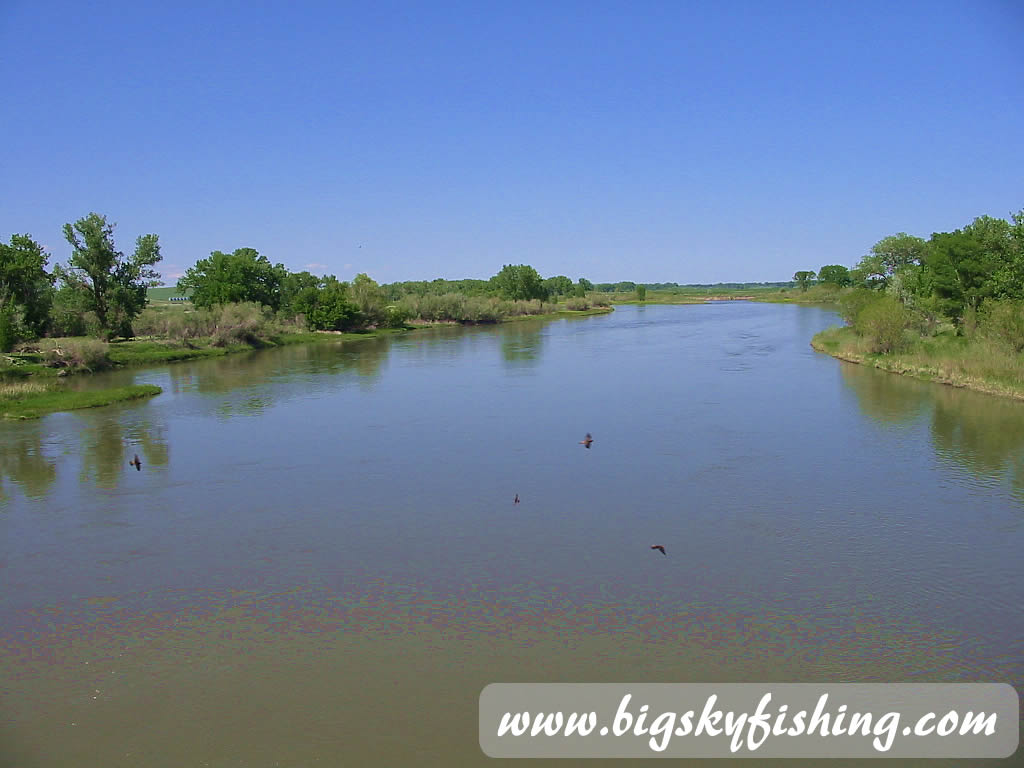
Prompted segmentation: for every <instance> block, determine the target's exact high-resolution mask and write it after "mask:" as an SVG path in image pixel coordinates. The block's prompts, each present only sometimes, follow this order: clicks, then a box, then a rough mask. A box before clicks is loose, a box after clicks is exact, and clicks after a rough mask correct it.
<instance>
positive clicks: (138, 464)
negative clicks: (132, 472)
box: [128, 453, 142, 472]
mask: <svg viewBox="0 0 1024 768" xmlns="http://www.w3.org/2000/svg"><path fill="white" fill-rule="evenodd" d="M128 464H129V465H131V466H133V467H135V469H136V470H137V471H139V472H141V471H142V462H141V461H139V454H137V453H136V454H135V458H134V459H132V460H131V461H129V462H128Z"/></svg>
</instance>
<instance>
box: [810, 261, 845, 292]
mask: <svg viewBox="0 0 1024 768" xmlns="http://www.w3.org/2000/svg"><path fill="white" fill-rule="evenodd" d="M818 280H819V281H820V282H822V283H830V284H832V285H837V286H839V287H840V288H842V287H844V286H847V285H849V284H850V283H851V282H852V281H851V279H850V270H848V269H847V268H846V267H844V266H842V265H841V264H828V265H826V266H824V267H822V268H821V269H819V270H818Z"/></svg>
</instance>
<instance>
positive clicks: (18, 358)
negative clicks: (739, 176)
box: [0, 307, 613, 419]
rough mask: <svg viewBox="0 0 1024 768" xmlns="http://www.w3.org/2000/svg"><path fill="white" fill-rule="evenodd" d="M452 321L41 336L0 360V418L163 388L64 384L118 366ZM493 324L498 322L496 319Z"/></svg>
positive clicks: (593, 311)
mask: <svg viewBox="0 0 1024 768" xmlns="http://www.w3.org/2000/svg"><path fill="white" fill-rule="evenodd" d="M612 311H613V309H612V308H611V307H593V308H590V309H585V310H559V311H557V312H551V313H546V314H543V315H519V316H515V317H508V318H505V319H503V320H501V321H500V322H502V323H507V322H514V321H518V320H529V319H533V320H555V319H560V318H566V317H586V316H590V315H603V314H607V313H609V312H612ZM452 324H454V323H433V322H432V323H418V324H415V325H412V324H409V325H406V326H405V327H403V328H380V329H373V330H368V331H361V332H358V333H342V332H340V331H307V332H301V333H281V334H277V335H274V336H272V337H270V338H269V339H253V340H252V341H251V342H248V343H239V344H228V345H222V346H215V345H214V344H213V343H212V339H190V340H188V341H187V342H186V343H179V342H176V341H172V340H169V339H158V338H153V337H150V338H137V339H131V340H125V341H116V342H112V343H109V344H104V343H102V342H99V341H97V340H95V339H89V338H66V339H42V340H40V341H39V342H38V343H36V344H33V345H24V347H25V349H24V351H23V352H21V353H19V354H8V355H4V356H3V358H4V363H3V364H0V417H2V418H8V419H34V418H39V417H41V416H44V415H46V414H48V413H56V412H60V411H72V410H78V409H81V408H97V407H100V406H104V405H111V404H113V403H118V402H125V401H128V400H137V399H140V398H144V397H152V396H154V395H158V394H160V393H161V392H162V391H163V390H162V389H161V388H160V387H157V386H152V385H140V386H128V387H117V388H113V389H106V390H94V391H88V392H82V391H78V390H73V389H69V388H67V387H66V383H65V380H66V379H67V378H68V377H70V376H81V375H83V374H89V373H93V372H99V371H104V370H110V369H118V368H141V367H146V366H153V365H163V364H167V363H177V362H184V361H188V360H197V359H201V358H206V357H222V356H224V355H230V354H233V353H237V352H252V351H254V350H257V349H265V348H269V347H277V346H284V345H292V344H318V343H334V344H338V343H342V344H345V343H352V342H356V341H362V340H366V339H373V338H379V337H381V336H389V335H396V334H404V333H411V332H413V331H417V330H422V329H426V328H434V327H439V326H446V325H452ZM495 324H497V323H495Z"/></svg>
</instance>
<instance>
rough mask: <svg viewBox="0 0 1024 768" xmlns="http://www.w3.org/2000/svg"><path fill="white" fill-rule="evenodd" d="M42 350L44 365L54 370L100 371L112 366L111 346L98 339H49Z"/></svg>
mask: <svg viewBox="0 0 1024 768" xmlns="http://www.w3.org/2000/svg"><path fill="white" fill-rule="evenodd" d="M41 349H42V353H43V363H44V365H48V366H51V367H54V368H70V369H71V370H75V371H78V370H84V371H98V370H101V369H103V368H107V367H109V366H110V356H109V352H110V345H109V344H107V343H106V342H105V341H100V340H98V339H49V340H48V341H47V342H46V343H44V344H43V345H42V346H41Z"/></svg>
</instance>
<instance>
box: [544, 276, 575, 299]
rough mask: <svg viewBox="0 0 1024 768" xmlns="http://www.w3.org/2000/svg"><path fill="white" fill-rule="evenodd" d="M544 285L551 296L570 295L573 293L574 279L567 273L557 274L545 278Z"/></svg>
mask: <svg viewBox="0 0 1024 768" xmlns="http://www.w3.org/2000/svg"><path fill="white" fill-rule="evenodd" d="M544 287H545V288H547V290H548V295H550V296H568V295H569V294H570V293H572V280H570V279H569V278H568V277H566V276H565V275H557V276H555V277H549V278H548V279H547V280H545V281H544Z"/></svg>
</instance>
